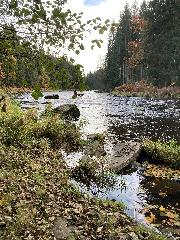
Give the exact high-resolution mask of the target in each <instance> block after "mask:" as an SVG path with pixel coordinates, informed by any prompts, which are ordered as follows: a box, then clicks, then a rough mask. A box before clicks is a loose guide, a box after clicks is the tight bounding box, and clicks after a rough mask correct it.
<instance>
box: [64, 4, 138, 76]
mask: <svg viewBox="0 0 180 240" xmlns="http://www.w3.org/2000/svg"><path fill="white" fill-rule="evenodd" d="M126 2H128V4H129V5H132V4H133V3H134V0H68V7H69V8H70V9H71V11H74V12H83V13H84V18H85V20H88V19H92V18H96V17H100V18H101V19H102V20H106V19H110V20H111V21H113V20H115V21H117V22H118V20H119V16H120V12H121V11H123V9H124V6H125V4H126ZM137 2H138V3H141V2H142V0H137ZM91 38H98V39H99V38H101V39H102V40H103V44H102V46H101V48H98V47H96V48H94V50H91V40H90V39H91ZM107 38H108V32H106V33H105V34H103V35H97V33H91V35H90V36H89V37H87V38H86V39H85V41H84V46H85V50H84V51H81V53H80V54H79V55H78V56H77V55H75V54H73V53H71V54H70V53H68V55H69V56H70V57H73V58H74V59H75V60H76V63H78V64H81V65H83V66H84V71H85V73H86V74H87V73H88V72H90V71H92V72H93V71H95V70H96V69H97V66H98V65H99V62H100V59H103V58H104V56H105V54H106V52H107V43H108V40H107Z"/></svg>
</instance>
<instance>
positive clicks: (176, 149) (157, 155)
mask: <svg viewBox="0 0 180 240" xmlns="http://www.w3.org/2000/svg"><path fill="white" fill-rule="evenodd" d="M143 149H144V151H145V153H146V154H148V155H149V156H150V157H151V158H152V159H153V161H155V162H158V163H162V164H165V165H169V166H171V167H173V168H176V169H179V168H180V145H179V144H178V143H177V142H176V141H175V140H171V141H169V142H167V143H162V142H160V141H157V142H153V141H151V140H146V141H145V142H144V144H143Z"/></svg>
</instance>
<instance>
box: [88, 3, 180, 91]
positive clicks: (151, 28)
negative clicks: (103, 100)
mask: <svg viewBox="0 0 180 240" xmlns="http://www.w3.org/2000/svg"><path fill="white" fill-rule="evenodd" d="M179 42H180V14H179V7H178V0H151V1H149V2H146V1H144V2H143V3H142V4H141V6H140V8H138V6H137V5H136V4H134V5H133V6H132V7H131V8H130V7H129V5H128V4H126V6H125V8H124V11H123V12H122V13H121V15H120V20H119V23H118V27H117V28H116V29H115V30H114V31H110V33H109V43H108V50H107V54H106V58H105V67H104V69H102V71H104V72H105V76H104V85H105V89H111V88H114V87H116V86H118V85H122V84H124V83H133V82H136V81H140V80H146V81H147V82H151V83H153V84H155V85H161V86H165V85H169V84H171V83H172V82H176V83H177V84H179V85H180V47H179ZM98 71H99V70H98ZM96 75H97V74H96V72H95V73H94V76H96ZM94 76H93V75H91V78H94ZM88 81H90V80H88ZM97 81H98V80H97V79H96V82H97Z"/></svg>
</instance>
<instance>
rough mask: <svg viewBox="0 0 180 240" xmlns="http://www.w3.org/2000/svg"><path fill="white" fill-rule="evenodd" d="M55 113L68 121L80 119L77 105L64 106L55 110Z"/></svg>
mask: <svg viewBox="0 0 180 240" xmlns="http://www.w3.org/2000/svg"><path fill="white" fill-rule="evenodd" d="M53 112H54V113H58V114H60V115H61V116H63V117H64V118H65V119H67V120H75V121H77V120H78V119H79V117H80V111H79V109H78V107H77V106H76V105H75V104H64V105H61V106H59V107H56V108H54V109H53Z"/></svg>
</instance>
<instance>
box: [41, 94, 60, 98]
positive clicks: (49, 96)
mask: <svg viewBox="0 0 180 240" xmlns="http://www.w3.org/2000/svg"><path fill="white" fill-rule="evenodd" d="M44 98H45V99H59V95H58V94H53V95H47V96H44Z"/></svg>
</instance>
